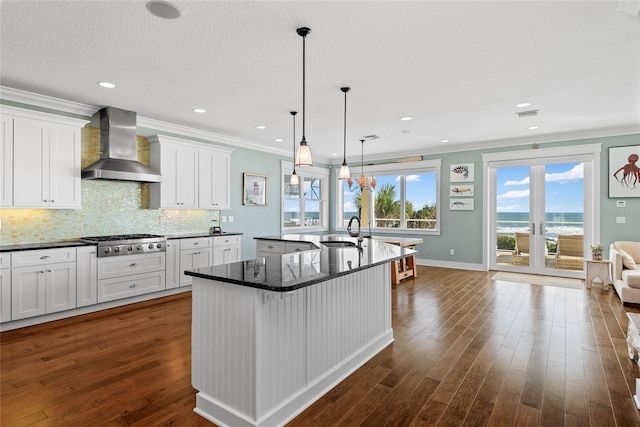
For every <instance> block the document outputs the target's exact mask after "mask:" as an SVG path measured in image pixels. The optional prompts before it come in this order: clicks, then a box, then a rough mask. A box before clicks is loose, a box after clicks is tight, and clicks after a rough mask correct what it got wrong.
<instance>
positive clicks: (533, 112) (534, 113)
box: [516, 110, 538, 119]
mask: <svg viewBox="0 0 640 427" xmlns="http://www.w3.org/2000/svg"><path fill="white" fill-rule="evenodd" d="M516 115H517V116H518V117H520V118H521V119H524V118H525V117H535V116H537V115H538V110H528V111H518V112H517V113H516Z"/></svg>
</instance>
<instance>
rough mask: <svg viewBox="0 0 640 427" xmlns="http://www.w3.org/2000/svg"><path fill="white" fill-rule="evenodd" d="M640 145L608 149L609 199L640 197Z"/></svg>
mask: <svg viewBox="0 0 640 427" xmlns="http://www.w3.org/2000/svg"><path fill="white" fill-rule="evenodd" d="M639 157H640V145H627V146H625V147H611V148H609V198H614V197H640V166H638V158H639Z"/></svg>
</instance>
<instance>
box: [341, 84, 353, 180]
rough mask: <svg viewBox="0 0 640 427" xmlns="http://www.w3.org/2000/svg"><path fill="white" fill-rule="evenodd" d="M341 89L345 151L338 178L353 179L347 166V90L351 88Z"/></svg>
mask: <svg viewBox="0 0 640 427" xmlns="http://www.w3.org/2000/svg"><path fill="white" fill-rule="evenodd" d="M340 90H341V91H342V92H344V151H343V157H342V167H340V172H339V173H338V179H349V180H350V179H351V171H350V170H349V166H347V92H349V90H351V88H348V87H341V88H340Z"/></svg>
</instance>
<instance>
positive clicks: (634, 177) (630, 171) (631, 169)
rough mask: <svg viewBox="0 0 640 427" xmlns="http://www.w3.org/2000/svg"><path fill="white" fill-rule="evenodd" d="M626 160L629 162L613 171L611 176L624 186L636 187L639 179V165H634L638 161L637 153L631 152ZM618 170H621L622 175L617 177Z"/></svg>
mask: <svg viewBox="0 0 640 427" xmlns="http://www.w3.org/2000/svg"><path fill="white" fill-rule="evenodd" d="M627 161H628V162H629V163H627V164H626V165H624V166H622V167H621V168H620V169H618V170H617V171H615V172H614V173H613V177H614V178H615V179H616V180H617V181H618V182H619V183H620V184H622V186H624V187H627V188H636V185H637V184H638V181H640V167H638V166H637V165H636V163H637V162H638V155H637V154H635V153H634V154H631V155H630V156H629V157H628V158H627ZM620 172H622V176H621V177H618V174H619V173H620Z"/></svg>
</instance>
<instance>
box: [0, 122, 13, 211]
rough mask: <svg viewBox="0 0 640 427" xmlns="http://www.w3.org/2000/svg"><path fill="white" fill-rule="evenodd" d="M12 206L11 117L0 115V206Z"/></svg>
mask: <svg viewBox="0 0 640 427" xmlns="http://www.w3.org/2000/svg"><path fill="white" fill-rule="evenodd" d="M8 206H13V117H11V116H6V115H3V116H2V117H0V207H8Z"/></svg>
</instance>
